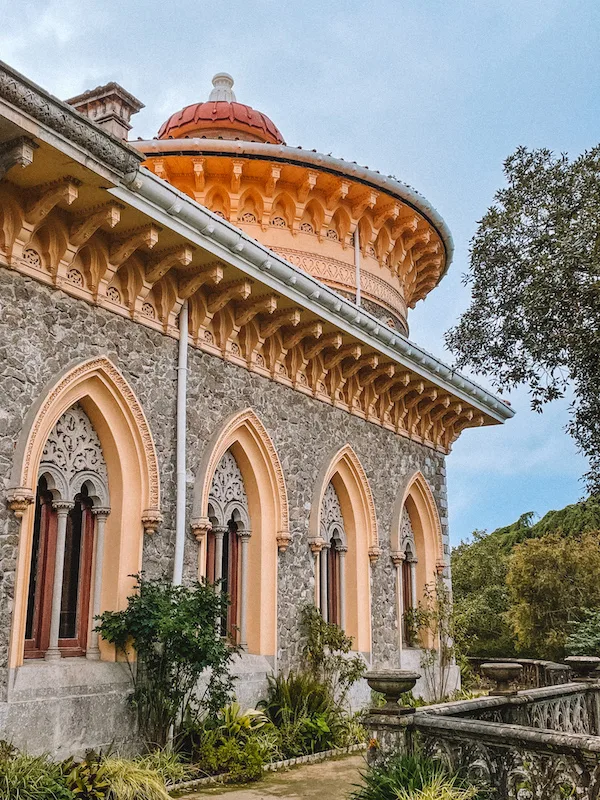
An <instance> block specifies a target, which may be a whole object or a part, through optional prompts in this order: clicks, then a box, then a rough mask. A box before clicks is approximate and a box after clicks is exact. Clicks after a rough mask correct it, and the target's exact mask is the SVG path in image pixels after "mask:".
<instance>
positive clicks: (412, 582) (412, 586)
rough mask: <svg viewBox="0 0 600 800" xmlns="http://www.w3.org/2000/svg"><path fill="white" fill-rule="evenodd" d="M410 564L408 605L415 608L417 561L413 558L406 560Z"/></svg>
mask: <svg viewBox="0 0 600 800" xmlns="http://www.w3.org/2000/svg"><path fill="white" fill-rule="evenodd" d="M408 560H409V563H410V603H411V606H412V608H415V609H416V607H417V605H418V600H417V559H416V558H415V557H414V556H411V558H409V559H408Z"/></svg>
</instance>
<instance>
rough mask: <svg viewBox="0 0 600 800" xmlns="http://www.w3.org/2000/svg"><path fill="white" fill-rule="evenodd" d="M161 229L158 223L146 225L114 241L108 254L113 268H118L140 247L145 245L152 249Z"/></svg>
mask: <svg viewBox="0 0 600 800" xmlns="http://www.w3.org/2000/svg"><path fill="white" fill-rule="evenodd" d="M159 231H160V228H158V227H157V226H156V225H146V226H144V227H143V228H139V229H137V230H135V231H131V232H130V233H129V234H127V235H126V236H125V237H124V238H122V239H119V240H117V241H115V242H113V244H112V245H111V248H110V252H109V255H108V260H109V262H110V264H111V266H112V268H113V270H117V269H118V268H119V267H120V266H121V264H124V263H125V262H126V261H127V259H128V258H129V257H130V256H132V255H133V254H134V253H135V251H136V250H137V249H138V248H140V247H142V246H145V247H147V248H148V249H149V250H152V248H153V247H154V246H155V244H156V243H157V242H158V234H159Z"/></svg>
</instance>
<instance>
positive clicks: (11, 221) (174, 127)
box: [0, 64, 512, 755]
mask: <svg viewBox="0 0 600 800" xmlns="http://www.w3.org/2000/svg"><path fill="white" fill-rule="evenodd" d="M141 107H142V104H141V103H140V102H139V101H138V100H137V99H136V98H135V97H133V96H132V95H130V94H129V93H128V92H127V91H125V90H124V89H123V88H122V87H121V86H119V85H117V84H115V83H111V84H108V85H106V86H102V87H98V88H96V89H94V90H92V91H89V92H86V93H85V94H82V95H80V96H78V97H75V98H72V99H71V100H69V101H68V102H66V103H65V102H62V101H60V100H58V99H56V98H55V97H53V96H52V95H50V94H48V93H47V92H46V91H45V90H43V89H41V88H40V87H38V86H36V85H35V84H33V83H32V82H31V81H29V80H28V79H27V78H25V77H23V76H22V75H20V74H18V73H17V72H15V71H14V70H12V69H11V68H10V67H8V66H7V65H4V64H0V179H1V180H0V487H1V491H2V494H3V498H4V500H3V502H2V504H1V505H0V565H1V571H0V620H1V625H0V738H5V739H9V740H12V741H13V742H14V743H15V744H17V745H19V746H23V747H26V748H27V749H29V750H30V751H32V752H40V751H48V752H52V753H55V754H59V755H68V754H70V753H76V752H81V751H83V750H85V749H86V748H89V747H100V746H103V745H108V744H110V743H117V744H118V743H119V742H120V741H123V740H129V739H131V737H132V736H133V735H134V731H133V730H132V723H131V718H130V715H129V711H128V708H127V705H126V702H125V699H126V696H127V694H128V691H129V683H128V680H129V679H128V674H127V671H126V669H125V668H124V667H123V665H122V664H120V663H119V662H118V661H116V660H115V653H114V651H113V650H112V649H111V648H110V647H109V646H108V645H107V644H106V643H105V642H103V641H102V640H99V638H98V635H97V634H96V633H94V630H93V627H94V625H93V619H94V617H95V616H96V615H98V614H99V613H101V612H102V611H104V610H106V609H119V608H122V607H124V605H125V603H126V598H127V596H128V594H129V593H130V592H131V589H132V586H133V582H134V580H133V578H132V575H134V574H136V573H139V572H140V571H141V570H143V571H144V572H145V574H146V575H147V576H150V577H154V576H164V575H166V576H168V577H169V578H170V579H172V580H173V581H175V582H176V583H179V582H184V583H185V582H190V581H193V580H195V579H198V578H206V579H208V580H209V581H211V582H212V581H217V580H221V581H222V582H223V586H224V589H225V590H226V591H227V592H228V594H229V595H230V597H231V607H230V611H229V615H228V620H227V622H226V623H224V626H223V627H224V630H223V632H225V631H226V630H230V631H234V635H235V636H236V637H237V641H238V644H239V645H240V646H241V648H242V655H241V656H240V657H239V658H238V659H237V660H236V663H235V672H236V674H237V675H238V676H239V678H240V679H239V681H238V695H239V697H240V699H241V701H242V702H243V703H250V702H255V701H256V700H257V699H258V698H259V697H260V696H261V693H262V692H263V691H264V688H265V683H266V676H267V675H268V674H270V673H273V672H274V673H276V672H278V671H281V670H286V669H289V668H290V667H293V666H294V665H295V664H297V660H298V654H299V648H300V646H301V638H300V630H299V621H298V617H299V610H300V609H301V608H302V607H303V606H304V605H305V604H307V603H314V604H315V605H317V606H318V607H319V608H320V609H321V612H322V614H323V616H324V617H325V618H326V619H328V620H330V621H332V622H336V623H338V624H339V625H341V626H342V627H343V628H344V629H345V630H346V631H347V632H348V633H349V634H350V635H351V636H352V637H353V640H354V647H355V649H356V651H357V652H359V653H361V654H362V655H363V657H364V659H365V661H366V663H367V664H368V665H369V666H373V667H379V668H381V667H386V666H387V667H390V668H394V667H395V668H418V667H419V663H420V653H421V651H420V649H419V646H418V643H417V642H415V641H413V640H412V639H411V637H410V636H408V634H409V631H407V630H406V629H405V624H404V622H405V617H406V613H405V612H406V611H407V610H408V609H411V608H414V607H416V606H417V604H418V603H419V600H420V598H421V597H422V596H423V592H424V590H425V586H426V585H427V584H428V583H431V582H432V581H433V580H434V579H435V577H436V575H443V576H444V578H445V580H446V581H448V583H449V581H450V572H449V544H448V529H447V501H446V485H445V475H446V471H445V457H446V455H447V454H448V453H449V451H450V449H451V447H452V444H453V442H454V441H455V440H456V439H457V437H458V436H459V435H460V434H461V433H462V432H463V431H464V430H465V429H467V428H476V427H479V426H481V425H494V424H499V423H502V422H504V421H505V420H506V419H508V418H509V417H510V416H511V415H512V412H511V410H510V408H508V407H507V405H506V404H505V403H503V402H502V401H500V400H498V399H497V398H496V397H494V396H492V395H490V394H489V393H487V392H486V391H484V390H483V389H481V388H480V387H478V386H477V385H475V384H474V383H472V382H471V381H470V380H469V379H467V378H465V377H461V376H460V375H459V374H457V373H456V372H455V371H453V370H452V369H451V368H450V367H448V366H446V365H445V364H443V363H442V362H441V361H439V360H438V359H436V358H434V357H432V356H431V355H429V354H428V353H426V352H425V351H423V350H422V349H421V348H420V347H419V346H418V345H417V344H415V343H414V342H412V341H410V340H409V338H408V332H409V319H408V313H409V311H408V310H409V309H410V308H413V307H414V306H415V304H416V303H418V302H419V301H420V300H422V299H423V298H424V297H426V296H427V294H428V292H430V291H431V290H433V289H434V288H435V286H436V285H437V283H438V282H439V281H440V280H441V278H442V277H443V275H444V274H445V272H446V270H447V269H448V267H449V265H450V261H451V258H452V239H451V236H450V233H449V231H448V229H447V227H446V225H445V224H444V222H443V220H442V218H441V217H440V216H439V214H438V213H437V212H436V211H435V210H434V209H433V208H432V207H431V206H430V205H429V203H428V202H427V201H426V200H425V199H424V198H423V197H422V196H421V195H419V194H418V193H417V192H416V191H415V190H414V189H412V188H410V187H409V186H407V185H405V184H403V183H401V182H399V181H398V180H396V179H393V178H390V177H385V176H383V175H381V174H380V173H378V172H375V171H372V170H369V169H367V168H364V167H359V166H358V165H356V164H355V163H349V162H347V161H343V160H340V159H336V158H332V157H331V156H326V155H323V154H320V153H316V152H314V151H307V150H303V149H301V148H297V147H292V146H289V145H286V144H285V142H284V139H283V136H282V134H281V133H280V132H279V129H278V128H277V127H276V126H275V124H274V123H273V122H272V121H271V120H270V119H269V118H268V117H267V116H266V115H265V114H263V113H261V112H259V111H256V110H254V109H253V108H251V107H250V106H248V105H244V104H243V103H240V102H238V101H237V100H236V97H235V95H234V92H233V80H232V79H231V77H230V76H229V75H227V74H225V73H221V74H219V75H216V76H215V78H214V79H213V90H212V92H211V94H210V96H209V98H208V100H206V101H205V102H199V103H197V104H194V105H191V106H188V107H186V108H183V109H182V110H180V111H176V112H175V113H174V114H173V115H172V116H171V117H170V118H169V119H168V120H167V121H166V122H165V123H164V124H163V125H162V127H161V128H160V131H159V132H158V135H157V137H156V138H152V139H149V140H147V141H142V140H137V141H129V142H128V141H127V136H128V132H129V130H130V127H131V126H130V119H131V116H132V115H133V114H134V113H135V112H137V111H138V110H139V109H140V108H141ZM468 435H469V436H472V437H473V440H474V441H475V437H476V436H477V433H476V432H474V433H470V434H468ZM456 680H457V677H456V676H454V681H455V685H456ZM364 689H366V686H365V687H364ZM364 689H363V694H362V696H361V694H360V691H357V694H356V696H355V697H354V702H355V703H356V704H357V705H358V704H360V703H361V702H363V701H364V700H365V699H366V698H367V696H366V695H365V694H364ZM421 690H422V691H425V687H424V686H423V685H422V686H421Z"/></svg>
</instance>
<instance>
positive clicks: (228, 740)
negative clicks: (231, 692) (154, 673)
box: [181, 703, 280, 783]
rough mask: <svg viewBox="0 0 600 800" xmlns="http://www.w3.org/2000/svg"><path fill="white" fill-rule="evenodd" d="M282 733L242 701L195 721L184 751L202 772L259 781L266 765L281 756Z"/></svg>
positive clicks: (187, 732) (236, 779)
mask: <svg viewBox="0 0 600 800" xmlns="http://www.w3.org/2000/svg"><path fill="white" fill-rule="evenodd" d="M279 745H280V736H279V734H278V732H277V730H276V728H275V727H274V726H273V725H272V724H271V722H270V721H269V719H268V718H267V717H266V716H265V714H263V713H262V712H261V711H257V710H255V709H253V708H249V709H246V710H242V708H241V706H240V705H239V703H231V705H229V706H227V707H225V708H224V709H222V710H221V711H220V712H219V713H218V714H216V715H214V716H212V717H207V718H206V719H205V720H204V721H203V722H202V723H198V722H194V723H192V724H190V725H189V726H188V729H187V731H186V733H185V736H184V737H183V739H182V741H181V748H182V752H183V753H185V755H186V756H187V757H188V758H189V759H190V761H191V762H192V763H193V764H194V767H195V768H196V769H198V770H199V771H201V772H203V773H206V774H208V775H215V774H219V773H225V772H226V773H228V774H229V780H230V781H231V782H235V783H241V782H246V781H255V780H259V779H260V778H261V777H262V774H263V765H264V764H266V763H267V762H269V761H272V760H273V759H274V758H276V757H278V756H279V752H280V751H279Z"/></svg>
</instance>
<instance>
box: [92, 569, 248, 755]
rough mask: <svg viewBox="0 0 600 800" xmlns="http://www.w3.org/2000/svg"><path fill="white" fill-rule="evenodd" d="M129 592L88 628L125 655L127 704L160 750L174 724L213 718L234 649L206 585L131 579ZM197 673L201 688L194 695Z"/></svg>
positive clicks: (222, 600)
mask: <svg viewBox="0 0 600 800" xmlns="http://www.w3.org/2000/svg"><path fill="white" fill-rule="evenodd" d="M135 590H136V591H135V592H134V594H132V595H131V596H130V597H129V598H128V604H127V608H126V609H124V610H123V611H105V612H104V613H103V614H102V615H101V617H100V622H99V624H98V627H97V628H96V630H97V631H98V632H99V633H100V635H101V636H102V638H103V639H105V640H106V641H107V642H110V643H111V644H114V645H115V646H116V648H117V650H118V651H119V652H121V653H123V654H124V655H125V658H126V661H127V664H128V665H129V668H130V675H131V680H132V684H133V694H132V697H131V701H132V705H133V707H134V708H135V710H136V712H137V716H138V723H139V728H140V731H141V733H142V735H143V736H144V737H145V739H146V742H147V743H149V744H154V745H159V746H163V745H164V744H165V743H166V741H167V739H168V737H169V732H170V731H171V730H172V729H174V730H175V733H176V734H177V732H178V730H179V726H180V725H181V721H182V720H184V719H186V718H187V719H190V718H191V719H194V718H197V717H198V716H199V715H200V714H201V713H202V712H207V711H208V712H210V713H214V712H216V711H217V710H218V709H219V708H222V707H223V706H224V705H225V704H226V703H227V701H228V700H229V699H230V696H231V692H232V686H233V683H232V678H231V675H230V673H229V665H230V662H231V659H232V657H233V653H234V652H235V649H234V648H233V647H231V646H229V645H228V644H227V643H226V642H225V641H224V640H223V639H222V638H221V637H220V636H219V635H218V633H217V622H218V620H220V619H221V618H222V617H223V615H224V613H225V610H226V606H227V602H228V601H227V598H226V596H225V595H223V594H222V593H218V592H215V591H214V590H213V588H212V587H210V586H208V585H207V584H206V583H196V584H195V585H194V586H192V587H185V586H173V585H172V584H171V583H170V582H169V581H167V580H146V579H145V578H143V577H141V576H138V577H137V584H136V587H135ZM132 651H135V654H136V655H137V664H134V661H133V656H132ZM205 670H208V671H209V679H208V683H207V687H206V690H205V692H204V694H203V695H202V696H198V693H197V692H198V682H199V679H200V677H201V675H202V674H203V673H204V672H205Z"/></svg>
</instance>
